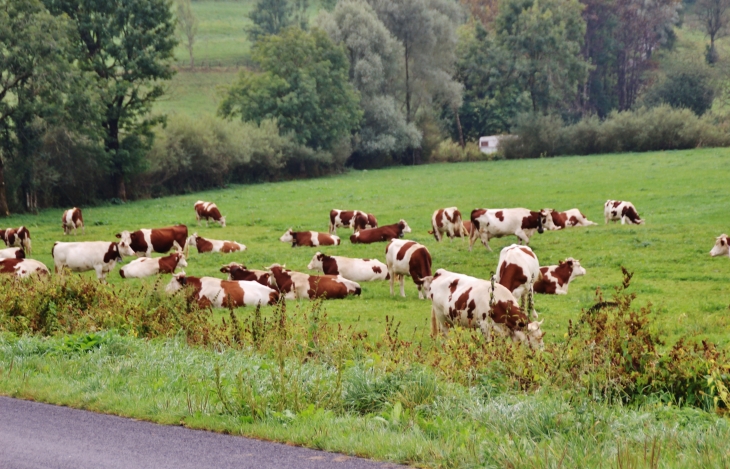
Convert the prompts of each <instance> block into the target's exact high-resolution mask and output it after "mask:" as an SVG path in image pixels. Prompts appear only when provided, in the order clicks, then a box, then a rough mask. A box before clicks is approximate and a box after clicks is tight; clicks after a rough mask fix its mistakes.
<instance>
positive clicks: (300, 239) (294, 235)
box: [279, 228, 340, 248]
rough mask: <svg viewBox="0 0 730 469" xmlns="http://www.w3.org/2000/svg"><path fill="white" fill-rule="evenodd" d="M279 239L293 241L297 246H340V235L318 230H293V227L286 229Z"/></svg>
mask: <svg viewBox="0 0 730 469" xmlns="http://www.w3.org/2000/svg"><path fill="white" fill-rule="evenodd" d="M279 241H281V242H282V243H291V247H293V248H295V247H297V246H307V247H316V246H339V245H340V237H339V236H335V235H333V234H328V233H319V232H317V231H292V229H291V228H289V229H288V230H286V233H284V234H283V235H282V236H281V238H279Z"/></svg>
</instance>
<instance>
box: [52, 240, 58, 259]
mask: <svg viewBox="0 0 730 469" xmlns="http://www.w3.org/2000/svg"><path fill="white" fill-rule="evenodd" d="M57 244H58V241H56V242H55V243H53V247H52V248H51V257H53V258H54V259H55V258H56V245H57Z"/></svg>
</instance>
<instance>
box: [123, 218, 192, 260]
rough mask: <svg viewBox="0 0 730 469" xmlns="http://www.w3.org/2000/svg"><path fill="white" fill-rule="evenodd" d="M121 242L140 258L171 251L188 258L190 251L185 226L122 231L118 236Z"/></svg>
mask: <svg viewBox="0 0 730 469" xmlns="http://www.w3.org/2000/svg"><path fill="white" fill-rule="evenodd" d="M116 236H117V238H119V242H120V244H121V243H124V244H125V245H127V246H129V247H131V248H132V250H133V251H134V252H135V254H136V255H137V256H139V257H152V253H153V252H159V253H161V254H166V253H167V252H168V251H170V249H173V248H175V250H176V251H178V252H180V251H182V252H183V254H185V256H186V257H187V255H188V250H187V246H186V242H187V239H188V227H187V226H185V225H177V226H171V227H168V228H154V229H148V228H143V229H141V230H137V231H133V232H131V233H130V232H129V231H122V232H121V233H117V234H116Z"/></svg>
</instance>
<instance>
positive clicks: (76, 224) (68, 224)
mask: <svg viewBox="0 0 730 469" xmlns="http://www.w3.org/2000/svg"><path fill="white" fill-rule="evenodd" d="M61 226H62V227H63V234H64V235H67V234H69V233H70V232H71V230H73V231H74V236H76V229H77V228H81V233H82V234H83V233H85V232H86V228H85V227H84V217H83V216H82V215H81V209H80V208H78V207H74V208H70V209H68V210H66V211H65V212H63V215H62V216H61Z"/></svg>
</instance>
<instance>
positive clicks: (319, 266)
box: [307, 251, 325, 272]
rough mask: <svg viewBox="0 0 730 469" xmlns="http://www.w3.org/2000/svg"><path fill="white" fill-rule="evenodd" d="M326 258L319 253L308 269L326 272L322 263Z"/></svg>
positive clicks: (313, 258)
mask: <svg viewBox="0 0 730 469" xmlns="http://www.w3.org/2000/svg"><path fill="white" fill-rule="evenodd" d="M324 258H325V255H324V254H322V253H321V252H319V251H318V252H317V253H316V254H315V255H314V256H313V257H312V260H311V261H310V262H309V264H308V265H307V269H309V270H319V271H320V272H322V271H324V266H323V265H322V262H323V261H324Z"/></svg>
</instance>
